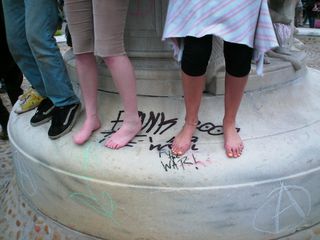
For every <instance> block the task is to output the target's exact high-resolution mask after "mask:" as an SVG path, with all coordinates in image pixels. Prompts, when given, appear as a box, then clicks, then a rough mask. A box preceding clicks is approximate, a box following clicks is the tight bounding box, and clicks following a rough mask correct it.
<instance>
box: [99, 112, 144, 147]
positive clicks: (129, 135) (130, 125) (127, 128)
mask: <svg viewBox="0 0 320 240" xmlns="http://www.w3.org/2000/svg"><path fill="white" fill-rule="evenodd" d="M141 127H142V125H141V120H140V118H139V117H138V118H136V119H135V120H130V121H124V122H123V124H122V126H121V127H120V129H119V130H118V131H116V132H115V133H114V134H112V136H111V137H110V139H109V140H107V141H106V143H105V144H104V145H105V146H106V147H108V148H112V149H119V148H121V147H123V146H125V145H127V144H128V143H129V142H130V141H131V140H132V139H133V138H134V137H135V136H136V135H137V133H138V132H139V131H140V130H141Z"/></svg>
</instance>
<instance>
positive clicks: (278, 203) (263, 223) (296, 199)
mask: <svg viewBox="0 0 320 240" xmlns="http://www.w3.org/2000/svg"><path fill="white" fill-rule="evenodd" d="M310 211H311V195H310V193H309V192H308V191H307V190H306V189H305V188H303V187H299V186H294V185H288V186H286V185H285V184H284V183H281V186H280V187H279V188H276V189H274V190H273V191H272V192H271V193H269V194H268V196H267V199H266V201H265V202H264V204H263V205H262V206H261V207H260V208H259V209H258V210H257V212H256V214H255V216H254V219H253V228H254V229H255V230H257V231H259V232H265V233H271V234H279V233H281V232H284V231H290V230H295V229H296V228H297V227H298V226H300V225H301V224H302V223H303V222H304V220H305V218H306V217H307V216H308V215H309V214H310Z"/></svg>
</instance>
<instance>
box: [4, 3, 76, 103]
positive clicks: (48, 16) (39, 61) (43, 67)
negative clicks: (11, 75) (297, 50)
mask: <svg viewBox="0 0 320 240" xmlns="http://www.w3.org/2000/svg"><path fill="white" fill-rule="evenodd" d="M2 2H3V10H4V17H5V23H6V32H7V39H8V45H9V49H10V52H11V53H12V56H13V58H14V60H15V61H16V63H17V64H18V66H19V68H20V69H21V71H22V72H23V74H24V75H25V76H26V78H27V79H28V81H29V82H30V83H31V85H32V86H33V87H34V88H35V89H36V90H37V91H38V92H39V93H40V94H41V95H42V96H44V97H48V98H49V99H50V100H51V101H52V102H53V103H54V105H55V106H58V107H60V106H65V105H69V104H73V103H78V102H79V99H78V98H77V96H76V95H75V93H74V92H73V89H72V85H71V82H70V79H69V76H68V73H67V70H66V67H65V64H64V61H63V59H62V56H61V53H60V50H59V48H58V46H57V43H56V40H55V38H54V34H55V32H56V30H57V25H58V21H59V17H58V10H57V0H2Z"/></svg>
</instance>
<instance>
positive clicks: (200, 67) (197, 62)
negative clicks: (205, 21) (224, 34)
mask: <svg viewBox="0 0 320 240" xmlns="http://www.w3.org/2000/svg"><path fill="white" fill-rule="evenodd" d="M211 50H212V36H205V37H203V38H195V37H186V38H185V45H184V50H183V55H182V61H181V69H182V71H183V72H184V73H186V74H188V75H190V76H201V75H203V74H205V72H206V70H207V66H208V62H209V59H210V56H211Z"/></svg>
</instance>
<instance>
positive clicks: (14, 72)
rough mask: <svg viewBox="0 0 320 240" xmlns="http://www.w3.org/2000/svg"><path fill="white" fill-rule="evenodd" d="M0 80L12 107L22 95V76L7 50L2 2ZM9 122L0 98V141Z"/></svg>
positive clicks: (0, 18)
mask: <svg viewBox="0 0 320 240" xmlns="http://www.w3.org/2000/svg"><path fill="white" fill-rule="evenodd" d="M0 21H1V22H0V52H1V54H0V78H1V79H3V80H4V83H5V86H6V92H7V94H8V96H9V99H10V102H11V104H12V106H13V105H14V104H15V102H16V101H17V100H18V98H19V95H21V94H22V93H23V91H22V89H21V84H22V80H23V75H22V73H21V71H20V69H19V68H18V66H17V64H16V63H15V61H14V60H13V58H12V56H11V54H10V51H9V49H8V44H7V40H6V39H7V38H6V31H5V24H4V17H3V9H2V2H1V1H0ZM8 121H9V112H8V110H7V109H6V107H5V106H4V105H3V103H2V100H1V98H0V125H1V127H2V131H1V132H0V139H2V140H6V139H8V133H7V125H8Z"/></svg>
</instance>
